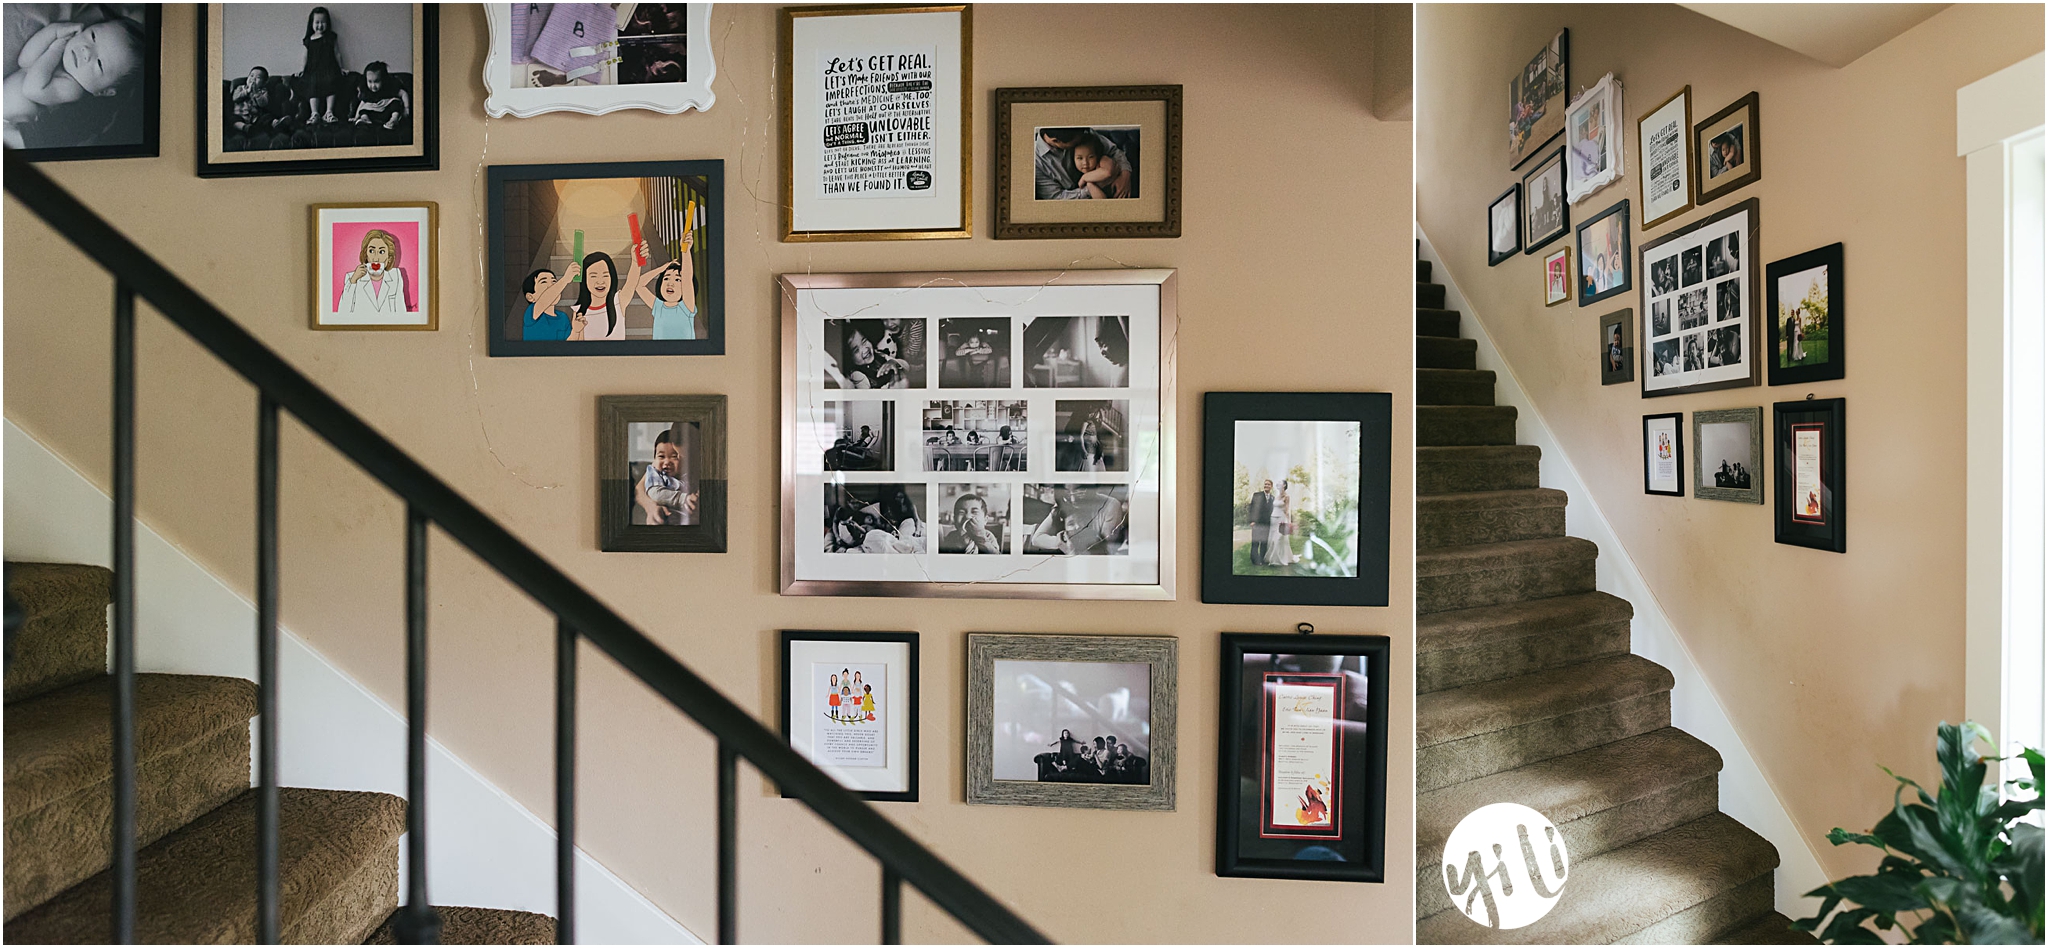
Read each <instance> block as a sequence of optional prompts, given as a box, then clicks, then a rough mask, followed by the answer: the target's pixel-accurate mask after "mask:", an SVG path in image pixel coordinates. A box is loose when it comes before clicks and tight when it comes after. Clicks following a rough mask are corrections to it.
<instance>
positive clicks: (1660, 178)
mask: <svg viewBox="0 0 2048 948" xmlns="http://www.w3.org/2000/svg"><path fill="white" fill-rule="evenodd" d="M1636 155H1637V158H1636V160H1637V162H1638V163H1639V166H1640V168H1639V170H1640V172H1641V174H1642V181H1641V184H1642V199H1643V208H1642V215H1641V218H1642V222H1643V227H1644V228H1645V229H1648V228H1649V227H1651V226H1652V225H1654V224H1656V223H1658V222H1660V221H1662V220H1664V219H1665V218H1667V217H1670V216H1672V215H1673V214H1677V213H1680V212H1682V211H1684V210H1686V209H1687V208H1690V207H1692V205H1693V201H1692V160H1693V158H1692V87H1691V86H1686V87H1685V88H1683V89H1680V90H1678V94H1677V95H1674V96H1672V97H1671V100H1670V101H1669V102H1666V103H1664V104H1663V105H1661V106H1658V107H1657V110H1656V111H1654V112H1651V113H1650V114H1648V115H1645V116H1643V117H1642V119H1641V120H1640V121H1638V122H1637V123H1636Z"/></svg>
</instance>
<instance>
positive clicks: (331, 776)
mask: <svg viewBox="0 0 2048 948" xmlns="http://www.w3.org/2000/svg"><path fill="white" fill-rule="evenodd" d="M4 466H5V469H6V484H5V495H6V556H7V559H9V560H26V561H37V562H52V563H87V564H96V565H100V566H106V565H108V564H109V563H110V562H111V558H112V557H111V553H110V551H109V544H110V541H109V537H110V536H111V535H112V524H113V510H112V505H111V504H110V503H109V501H108V499H107V495H106V493H105V492H103V491H101V490H100V489H99V488H98V487H96V486H94V485H93V483H92V482H91V481H89V480H87V479H86V478H85V477H84V475H82V474H80V473H78V471H77V470H75V469H73V468H72V467H71V466H70V465H69V464H67V463H66V462H65V461H64V460H63V459H62V458H59V457H58V456H57V455H56V454H55V453H53V452H51V451H50V450H49V449H48V448H47V447H45V446H44V445H43V444H42V443H40V442H38V441H37V440H36V439H35V438H33V437H31V436H30V435H29V434H28V433H27V432H24V431H22V430H21V429H20V428H19V427H17V426H16V425H15V424H14V422H13V421H11V420H10V421H8V422H7V423H6V440H5V454H4ZM135 581H136V591H135V599H136V636H135V641H136V667H137V668H139V669H140V670H142V671H147V672H173V673H179V674H190V675H227V676H232V677H237V678H249V679H254V678H255V677H256V648H255V629H256V609H255V607H254V605H252V604H251V603H250V602H249V601H248V600H246V599H244V598H242V597H241V596H240V595H239V594H237V593H236V592H235V591H234V590H232V589H230V588H228V587H227V586H226V585H225V584H223V583H221V582H220V580H219V579H218V578H216V577H215V576H214V575H213V574H212V573H210V572H208V571H207V570H206V569H205V568H203V567H201V566H200V565H199V564H198V563H196V562H194V561H193V560H192V559H191V558H190V557H188V556H186V555H185V554H184V553H183V552H181V551H180V550H179V549H178V548H177V547H176V546H174V545H172V544H171V543H170V542H169V541H168V540H166V539H165V538H164V537H162V536H161V535H159V534H158V533H157V532H156V531H155V530H152V529H150V528H149V527H148V525H147V524H143V523H138V524H137V529H136V531H135ZM280 632H281V634H280V635H279V651H278V671H279V675H280V677H281V678H282V681H281V682H280V685H279V688H278V699H279V701H280V702H281V706H280V708H279V711H278V719H279V723H280V724H281V725H282V731H281V732H280V734H279V735H278V740H279V746H280V748H281V752H280V753H279V755H278V776H279V779H280V781H281V782H282V783H283V785H285V786H288V787H317V788H322V789H329V790H374V791H380V792H383V793H390V794H396V795H399V796H403V795H404V794H405V716H404V715H402V714H400V713H399V712H398V711H397V710H396V709H394V708H392V707H391V706H390V705H388V704H385V703H384V702H383V701H382V700H380V699H379V698H378V697H377V696H376V695H374V694H372V693H370V691H369V690H368V689H366V688H364V687H363V686H362V685H361V684H359V683H358V682H356V681H355V680H354V679H353V678H350V677H349V676H348V675H347V674H344V673H343V672H342V671H341V669H339V668H336V667H335V666H334V665H333V663H331V662H329V661H328V660H327V659H326V658H325V657H323V656H322V655H321V654H320V653H319V652H317V651H315V650H314V649H313V648H312V647H311V646H309V645H307V644H306V642H305V640H304V639H301V638H299V637H298V636H296V635H294V634H292V633H291V632H290V631H289V630H280ZM252 726H253V722H252ZM427 801H428V803H427V835H428V846H427V852H428V857H427V858H428V862H429V866H428V876H427V878H428V890H429V891H430V892H431V893H432V895H433V900H434V902H435V904H437V905H470V906H478V907H482V908H501V909H519V910H522V911H528V912H541V913H545V914H549V915H553V914H554V913H555V832H554V830H553V829H552V828H551V827H550V826H549V825H548V824H547V823H545V822H543V821H542V820H541V819H540V818H539V817H537V816H535V815H534V814H533V813H532V812H531V811H529V810H527V809H526V808H525V807H523V806H520V805H519V803H518V802H516V801H514V800H513V799H512V798H511V797H509V796H507V795H506V794H505V793H504V791H502V790H500V789H498V788H497V787H496V786H494V785H493V784H492V783H491V782H490V781H489V780H486V779H484V777H483V776H482V775H481V774H478V773H477V772H476V771H475V770H472V769H471V768H470V767H469V765H467V764H465V763H463V762H462V761H461V759H459V758H457V757H456V756H455V755H454V754H452V753H450V752H449V751H448V748H446V747H443V746H442V745H441V744H440V742H438V741H435V740H432V739H431V738H430V739H429V740H428V742H427ZM576 919H577V921H576V935H577V939H578V940H579V941H583V942H586V943H592V944H694V945H700V944H703V941H702V940H701V939H698V938H697V937H696V936H695V935H692V934H691V933H690V932H689V930H687V929H685V928H684V927H683V926H682V925H681V924H679V923H678V922H676V920H675V919H673V918H670V917H669V916H668V915H667V914H666V913H664V912H662V911H661V910H660V909H659V908H657V907H655V905H654V903H652V902H649V901H648V900H647V899H646V898H645V897H643V896H641V894H640V893H638V892H636V891H634V890H633V888H632V887H631V886H628V885H626V883H625V882H623V881H622V880H620V879H619V877H618V876H615V875H613V874H612V873H611V872H610V871H609V870H607V869H605V867H604V866H602V865H599V864H598V862H597V861H596V860H594V859H592V858H591V857H590V855H589V854H588V853H585V852H583V851H582V850H580V849H579V850H578V851H577V872H576Z"/></svg>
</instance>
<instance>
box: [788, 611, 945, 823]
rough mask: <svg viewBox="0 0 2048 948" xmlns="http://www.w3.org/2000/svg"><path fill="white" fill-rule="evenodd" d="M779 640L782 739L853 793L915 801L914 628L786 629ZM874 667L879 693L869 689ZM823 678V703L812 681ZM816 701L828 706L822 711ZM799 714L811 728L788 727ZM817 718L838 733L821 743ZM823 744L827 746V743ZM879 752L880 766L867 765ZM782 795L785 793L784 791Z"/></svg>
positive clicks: (915, 693) (915, 688)
mask: <svg viewBox="0 0 2048 948" xmlns="http://www.w3.org/2000/svg"><path fill="white" fill-rule="evenodd" d="M781 640H782V641H781V648H780V649H779V652H778V654H779V655H780V657H781V664H780V665H779V666H778V667H779V668H780V670H781V677H780V680H781V682H782V701H781V711H782V717H781V721H782V736H783V739H784V740H786V741H788V742H789V746H790V748H791V749H792V750H795V751H796V752H797V753H799V754H802V755H803V757H804V759H805V760H808V761H810V762H811V763H813V764H816V765H817V766H818V767H819V769H822V770H824V771H825V772H826V773H827V774H830V775H831V776H832V778H833V779H834V780H837V781H839V785H840V786H842V787H845V788H846V789H848V790H851V791H853V793H854V795H855V796H858V797H860V798H862V799H865V800H885V801H894V802H899V803H916V802H917V758H918V749H917V740H918V714H919V712H918V680H919V674H920V673H919V671H918V667H917V651H918V646H917V633H915V632H821V631H815V630H798V629H784V630H782V636H781ZM833 665H838V666H839V667H840V671H839V672H838V673H834V672H833V671H832V670H831V666H833ZM877 669H880V671H881V672H882V677H881V679H880V680H881V684H882V685H883V691H882V694H881V696H880V697H877V696H876V695H875V694H874V685H875V683H876V675H875V672H876V670H877ZM806 670H808V673H806ZM863 671H865V672H867V680H865V681H863V680H862V679H861V673H862V672H863ZM821 676H822V677H824V678H825V679H826V682H825V685H824V687H825V690H826V691H827V694H828V698H827V700H826V701H824V702H818V701H816V689H817V685H818V682H817V681H816V679H817V678H819V677H821ZM842 679H844V681H842ZM800 685H803V686H806V688H807V690H805V691H804V692H803V694H804V695H805V696H807V697H804V698H800V697H799V696H798V693H797V689H798V687H799V686H800ZM835 689H836V690H835ZM833 699H838V700H833ZM848 702H853V703H855V704H854V708H855V710H854V712H853V713H851V714H848V713H846V712H845V711H844V709H845V707H846V704H847V703H848ZM819 704H824V705H826V708H825V710H823V711H820V710H819V709H818V705H819ZM892 712H893V713H894V717H891V716H890V715H891V713H892ZM799 717H800V718H802V719H803V720H806V721H810V722H812V727H811V728H810V729H809V731H799V730H797V729H796V728H794V727H793V726H792V725H793V723H794V722H795V721H796V720H797V719H798V718H799ZM820 718H823V719H826V720H829V721H831V722H833V723H832V724H831V725H830V728H831V730H827V731H825V732H824V733H827V734H832V733H838V734H841V735H843V736H841V737H837V738H828V739H826V740H818V739H817V738H816V735H817V734H818V733H819V725H818V724H817V722H818V721H819V719H820ZM878 718H879V720H877V719H878ZM870 724H872V725H877V726H878V727H877V729H878V730H879V731H880V733H874V734H864V733H861V731H860V728H862V727H865V726H867V725H870ZM899 724H900V727H899ZM848 729H851V730H848ZM828 743H829V744H831V745H832V746H830V747H826V746H824V745H826V744H828ZM877 757H879V758H880V759H881V760H882V763H880V764H870V761H872V760H874V759H876V758H877ZM878 787H893V788H896V789H877V788H878ZM782 795H783V796H785V797H788V796H790V794H789V792H788V791H787V790H785V791H783V794H782Z"/></svg>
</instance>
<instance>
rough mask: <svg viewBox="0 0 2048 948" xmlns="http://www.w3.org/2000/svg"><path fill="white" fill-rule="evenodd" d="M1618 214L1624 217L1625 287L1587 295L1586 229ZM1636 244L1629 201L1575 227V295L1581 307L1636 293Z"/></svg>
mask: <svg viewBox="0 0 2048 948" xmlns="http://www.w3.org/2000/svg"><path fill="white" fill-rule="evenodd" d="M1615 214H1620V215H1621V285H1620V286H1614V287H1609V288H1607V289H1606V290H1603V291H1601V292H1599V293H1590V294H1589V293H1587V292H1586V287H1587V286H1588V285H1589V284H1587V282H1586V247H1585V243H1584V241H1585V238H1584V237H1582V236H1580V235H1582V234H1584V233H1585V231H1586V228H1588V227H1591V226H1593V225H1594V224H1598V223H1600V222H1601V221H1603V220H1606V219H1607V218H1609V217H1612V216H1614V215H1615ZM1634 243H1635V237H1634V235H1632V234H1630V233H1629V226H1628V198H1622V199H1621V200H1619V201H1616V202H1614V203H1613V204H1612V205H1611V206H1609V207H1608V208H1607V209H1606V210H1603V211H1601V212H1600V213H1598V214H1595V215H1593V216H1592V217H1588V218H1586V219H1585V220H1582V221H1580V222H1579V225H1578V226H1577V227H1574V228H1572V256H1574V257H1576V258H1578V263H1577V264H1575V266H1576V267H1577V268H1578V269H1577V271H1576V272H1575V273H1574V276H1575V277H1576V278H1577V280H1578V284H1579V286H1578V292H1577V293H1576V294H1575V295H1577V296H1578V298H1579V305H1580V306H1591V305H1593V304H1594V303H1598V302H1600V301H1601V300H1604V299H1607V298H1608V297H1611V296H1620V295H1621V294H1623V293H1628V292H1632V291H1634V290H1635V288H1636V251H1635V250H1634V249H1633V244H1634Z"/></svg>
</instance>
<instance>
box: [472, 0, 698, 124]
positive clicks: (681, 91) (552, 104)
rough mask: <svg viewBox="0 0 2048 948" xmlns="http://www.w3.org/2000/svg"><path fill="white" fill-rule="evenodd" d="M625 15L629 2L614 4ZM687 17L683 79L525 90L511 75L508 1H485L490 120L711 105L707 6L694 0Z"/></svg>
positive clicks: (629, 10) (681, 109)
mask: <svg viewBox="0 0 2048 948" xmlns="http://www.w3.org/2000/svg"><path fill="white" fill-rule="evenodd" d="M613 6H614V7H617V8H618V12H619V16H620V17H621V18H622V19H623V18H625V17H627V16H630V15H631V13H632V8H633V7H635V6H637V4H633V3H618V4H613ZM688 8H689V11H688V13H687V14H686V15H685V16H686V21H687V24H688V25H687V28H686V32H687V33H688V39H687V41H686V46H685V50H686V59H687V60H688V61H687V62H685V63H684V65H683V69H684V72H685V74H686V76H687V81H684V82H656V83H635V84H627V85H592V84H587V83H571V84H569V85H562V86H552V87H547V88H524V87H521V86H519V85H518V84H517V83H516V82H515V80H514V78H513V70H514V69H515V68H516V67H515V65H514V64H513V62H512V55H511V49H512V15H511V9H512V4H509V3H486V4H484V16H485V19H486V21H487V25H488V28H489V29H488V31H489V33H490V38H491V48H490V55H489V56H487V57H486V58H485V59H484V76H483V78H484V89H485V91H486V93H487V94H486V96H485V98H484V112H485V113H486V114H488V115H490V116H491V117H492V118H502V117H504V116H507V115H510V116H512V117H514V118H531V117H532V116H535V115H540V114H543V113H546V112H581V113H583V114H585V115H603V114H605V113H606V112H615V111H617V110H619V109H649V110H652V111H655V112H666V113H670V114H674V113H678V112H685V111H688V110H690V109H696V110H697V111H699V112H702V111H705V110H707V109H709V108H711V105H712V103H713V102H715V101H716V100H717V95H716V94H715V93H713V92H712V91H711V82H712V80H713V79H716V78H717V77H718V64H717V63H716V62H715V61H713V59H712V55H711V4H709V3H692V4H689V5H688Z"/></svg>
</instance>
